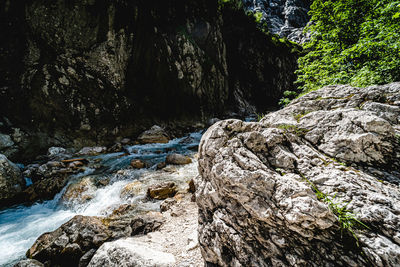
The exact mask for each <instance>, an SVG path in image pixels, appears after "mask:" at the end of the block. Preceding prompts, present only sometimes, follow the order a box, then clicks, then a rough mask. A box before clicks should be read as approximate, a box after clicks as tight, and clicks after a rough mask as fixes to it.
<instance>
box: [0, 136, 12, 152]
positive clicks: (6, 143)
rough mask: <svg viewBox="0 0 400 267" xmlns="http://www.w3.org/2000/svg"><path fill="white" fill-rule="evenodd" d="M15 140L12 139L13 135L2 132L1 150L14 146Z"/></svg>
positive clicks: (0, 137)
mask: <svg viewBox="0 0 400 267" xmlns="http://www.w3.org/2000/svg"><path fill="white" fill-rule="evenodd" d="M13 145H14V142H13V141H12V139H11V137H10V136H9V135H6V134H0V150H2V149H5V148H8V147H12V146H13Z"/></svg>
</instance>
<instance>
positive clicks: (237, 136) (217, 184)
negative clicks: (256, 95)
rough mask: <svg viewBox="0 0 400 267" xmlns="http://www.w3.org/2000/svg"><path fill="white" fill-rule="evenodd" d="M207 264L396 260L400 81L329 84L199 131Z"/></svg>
mask: <svg viewBox="0 0 400 267" xmlns="http://www.w3.org/2000/svg"><path fill="white" fill-rule="evenodd" d="M199 155H200V158H199V172H200V176H198V178H197V179H196V202H197V204H198V206H199V243H200V246H201V250H202V255H203V257H204V260H205V262H206V263H207V264H208V265H209V266H399V265H400V189H399V184H400V83H392V84H388V85H382V86H371V87H368V88H352V87H350V86H345V85H341V86H328V87H325V88H323V89H321V90H318V91H314V92H311V93H309V94H307V95H305V96H303V97H301V98H299V99H297V100H294V101H293V102H292V103H291V104H290V105H288V106H287V107H285V108H284V109H282V110H279V111H277V112H274V113H270V114H268V115H266V116H265V117H264V118H263V119H262V120H261V121H260V122H257V123H251V122H243V121H240V120H226V121H221V122H218V123H217V124H215V125H213V126H212V127H211V128H209V129H208V131H207V132H206V133H205V134H204V135H203V138H202V141H201V143H200V150H199Z"/></svg>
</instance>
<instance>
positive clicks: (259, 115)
mask: <svg viewBox="0 0 400 267" xmlns="http://www.w3.org/2000/svg"><path fill="white" fill-rule="evenodd" d="M256 116H257V121H260V120H262V118H264V117H265V114H264V113H256Z"/></svg>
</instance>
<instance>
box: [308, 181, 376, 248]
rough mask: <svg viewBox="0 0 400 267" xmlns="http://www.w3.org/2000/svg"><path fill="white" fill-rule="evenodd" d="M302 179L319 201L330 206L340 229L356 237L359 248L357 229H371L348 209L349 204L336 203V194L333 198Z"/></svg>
mask: <svg viewBox="0 0 400 267" xmlns="http://www.w3.org/2000/svg"><path fill="white" fill-rule="evenodd" d="M301 177H302V178H303V179H304V180H306V181H307V183H308V184H310V186H311V187H312V189H313V190H314V192H315V195H316V196H317V198H318V199H319V200H321V201H322V202H324V203H326V204H327V205H328V208H329V210H330V211H331V212H332V213H333V214H335V215H336V217H337V219H338V222H339V225H340V228H341V230H342V233H343V231H347V232H348V233H349V234H350V235H351V236H353V237H354V239H355V240H356V243H357V246H358V237H357V235H356V233H355V229H358V228H366V229H370V228H369V227H368V226H367V225H365V224H364V223H362V222H361V221H360V220H358V219H357V218H356V217H355V214H354V213H353V212H352V211H351V210H349V209H348V208H347V206H348V205H349V203H340V202H337V201H335V198H336V194H335V195H333V196H329V195H327V194H325V193H323V192H321V191H320V190H319V189H318V188H317V186H316V185H315V184H314V183H312V182H311V181H310V180H308V179H307V178H306V177H305V176H304V175H301Z"/></svg>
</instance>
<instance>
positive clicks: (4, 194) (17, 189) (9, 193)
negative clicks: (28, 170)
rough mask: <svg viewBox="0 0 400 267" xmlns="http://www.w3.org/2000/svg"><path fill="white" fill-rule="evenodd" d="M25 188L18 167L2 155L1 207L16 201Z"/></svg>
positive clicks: (0, 175) (0, 166)
mask: <svg viewBox="0 0 400 267" xmlns="http://www.w3.org/2000/svg"><path fill="white" fill-rule="evenodd" d="M24 188H25V180H24V179H23V177H22V173H21V170H20V169H19V168H18V166H17V165H15V164H14V163H12V162H11V161H9V160H8V159H7V157H6V156H4V155H2V154H0V206H3V205H6V204H8V203H10V202H13V201H15V199H14V198H15V197H17V195H18V194H20V193H21V192H22V190H23V189H24Z"/></svg>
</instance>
